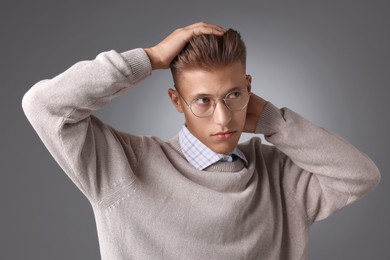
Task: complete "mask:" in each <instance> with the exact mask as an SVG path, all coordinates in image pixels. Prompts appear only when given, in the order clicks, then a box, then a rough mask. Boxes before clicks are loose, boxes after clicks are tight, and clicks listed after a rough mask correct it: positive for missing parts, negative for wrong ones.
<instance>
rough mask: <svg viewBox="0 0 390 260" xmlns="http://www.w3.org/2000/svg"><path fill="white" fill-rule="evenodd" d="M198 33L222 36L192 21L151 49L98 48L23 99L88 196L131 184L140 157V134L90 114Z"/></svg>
mask: <svg viewBox="0 0 390 260" xmlns="http://www.w3.org/2000/svg"><path fill="white" fill-rule="evenodd" d="M200 33H212V34H223V29H221V28H219V27H218V26H215V25H209V24H205V23H197V24H193V25H190V26H188V27H185V28H182V29H178V30H175V31H174V32H173V33H172V34H170V35H169V36H168V37H167V38H166V39H164V40H163V41H162V42H161V43H159V44H157V45H156V46H154V47H152V48H147V49H145V50H144V49H135V50H130V51H127V52H123V53H118V52H116V51H108V52H103V53H101V54H99V55H98V56H97V57H96V59H94V60H90V61H81V62H78V63H76V64H75V65H73V66H72V67H70V68H69V69H68V70H66V71H65V72H63V73H61V74H59V75H58V76H56V77H54V78H52V79H49V80H42V81H40V82H38V83H37V84H35V85H34V86H33V87H32V88H31V89H30V90H29V91H28V92H27V93H26V94H25V96H24V97H23V101H22V106H23V110H24V112H25V114H26V116H27V118H28V120H29V121H30V123H31V124H32V126H33V128H34V129H35V131H36V132H37V133H38V135H39V137H40V138H41V139H42V141H43V143H44V144H45V146H46V147H47V149H48V150H49V152H50V153H51V154H52V155H53V157H54V158H55V159H56V161H57V162H58V164H59V165H60V166H61V167H62V168H63V170H64V171H65V172H66V173H67V174H68V176H69V177H70V178H71V179H72V181H73V182H74V183H75V184H76V185H77V187H78V188H79V189H80V190H81V191H82V192H83V193H84V194H85V195H86V196H87V197H88V198H89V199H90V200H98V199H100V198H101V193H102V192H104V191H106V190H109V189H110V187H112V186H115V185H117V183H118V182H121V183H125V182H131V181H132V175H131V172H132V169H134V168H135V167H136V164H137V161H138V160H139V158H140V156H142V155H141V152H140V151H141V150H142V149H140V148H141V147H142V140H141V138H136V137H129V136H127V135H124V134H122V133H119V132H118V131H115V130H114V129H112V128H111V127H110V126H108V125H106V124H104V123H102V122H101V121H100V120H98V119H97V118H95V117H94V116H91V112H92V111H93V110H96V109H99V108H101V107H102V106H104V105H105V104H107V103H108V102H110V101H111V100H112V99H113V98H114V97H117V96H119V95H120V94H122V93H123V92H124V91H126V90H128V89H129V88H131V87H132V86H133V85H135V84H136V83H137V82H139V81H141V80H142V79H144V78H145V77H147V76H148V75H149V74H151V71H152V69H160V68H167V67H168V66H169V63H170V62H171V60H172V59H173V58H174V57H175V56H176V55H177V54H178V53H179V52H180V50H181V49H182V48H183V46H184V45H185V44H186V41H188V40H189V39H190V38H191V37H192V35H194V34H200ZM133 148H135V149H133ZM118 164H121V165H118ZM118 168H119V169H126V173H124V172H119V171H117V170H116V169H118ZM129 173H130V174H129Z"/></svg>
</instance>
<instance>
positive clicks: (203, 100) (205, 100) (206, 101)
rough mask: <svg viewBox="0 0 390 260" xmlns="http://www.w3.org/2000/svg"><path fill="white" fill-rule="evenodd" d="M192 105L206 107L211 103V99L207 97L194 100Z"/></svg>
mask: <svg viewBox="0 0 390 260" xmlns="http://www.w3.org/2000/svg"><path fill="white" fill-rule="evenodd" d="M193 103H194V104H196V105H208V104H210V103H211V99H210V98H209V97H200V98H197V99H194V101H193Z"/></svg>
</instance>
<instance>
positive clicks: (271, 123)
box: [255, 102, 285, 136]
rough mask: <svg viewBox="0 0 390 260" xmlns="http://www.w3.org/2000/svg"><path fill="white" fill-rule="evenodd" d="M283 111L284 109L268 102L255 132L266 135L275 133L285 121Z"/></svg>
mask: <svg viewBox="0 0 390 260" xmlns="http://www.w3.org/2000/svg"><path fill="white" fill-rule="evenodd" d="M282 112H283V110H281V109H279V108H277V107H276V106H274V105H273V104H272V103H270V102H268V103H267V105H265V107H264V109H263V112H262V113H261V116H260V119H259V121H258V122H257V126H256V131H255V133H256V134H264V135H265V136H271V135H273V134H275V133H276V132H277V131H278V129H280V128H281V127H282V125H283V123H284V122H285V120H284V118H283V114H282Z"/></svg>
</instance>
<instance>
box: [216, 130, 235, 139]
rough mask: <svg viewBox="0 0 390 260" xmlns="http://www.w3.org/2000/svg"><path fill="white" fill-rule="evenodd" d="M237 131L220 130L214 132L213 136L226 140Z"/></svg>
mask: <svg viewBox="0 0 390 260" xmlns="http://www.w3.org/2000/svg"><path fill="white" fill-rule="evenodd" d="M235 133H236V131H225V132H218V133H216V134H212V135H211V136H213V137H215V138H217V139H218V140H226V139H229V138H230V137H231V136H232V135H233V134H235Z"/></svg>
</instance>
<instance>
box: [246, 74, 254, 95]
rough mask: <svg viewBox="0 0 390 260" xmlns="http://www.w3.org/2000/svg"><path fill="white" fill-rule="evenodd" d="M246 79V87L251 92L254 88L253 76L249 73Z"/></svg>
mask: <svg viewBox="0 0 390 260" xmlns="http://www.w3.org/2000/svg"><path fill="white" fill-rule="evenodd" d="M245 79H246V87H247V89H248V92H251V89H252V76H251V75H249V74H247V75H246V76H245Z"/></svg>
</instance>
